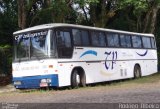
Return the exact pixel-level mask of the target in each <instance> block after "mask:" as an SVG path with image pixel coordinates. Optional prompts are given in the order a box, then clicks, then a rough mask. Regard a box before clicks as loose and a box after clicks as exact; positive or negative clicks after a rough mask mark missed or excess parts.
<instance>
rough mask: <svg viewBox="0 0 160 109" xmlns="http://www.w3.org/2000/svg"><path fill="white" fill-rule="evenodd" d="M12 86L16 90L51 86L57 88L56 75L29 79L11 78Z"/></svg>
mask: <svg viewBox="0 0 160 109" xmlns="http://www.w3.org/2000/svg"><path fill="white" fill-rule="evenodd" d="M13 84H14V86H15V87H16V88H17V89H35V88H41V87H53V86H55V87H58V86H59V82H58V74H52V75H39V76H29V77H13Z"/></svg>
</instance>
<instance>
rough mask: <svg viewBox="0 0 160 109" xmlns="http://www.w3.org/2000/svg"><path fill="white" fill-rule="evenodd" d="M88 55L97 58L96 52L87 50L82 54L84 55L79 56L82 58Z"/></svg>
mask: <svg viewBox="0 0 160 109" xmlns="http://www.w3.org/2000/svg"><path fill="white" fill-rule="evenodd" d="M88 54H91V55H95V56H97V52H96V51H93V50H88V51H86V52H84V53H83V54H82V55H81V56H80V58H81V57H83V56H85V55H88Z"/></svg>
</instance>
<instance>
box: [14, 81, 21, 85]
mask: <svg viewBox="0 0 160 109" xmlns="http://www.w3.org/2000/svg"><path fill="white" fill-rule="evenodd" d="M13 84H14V85H21V84H22V83H21V81H14V83H13Z"/></svg>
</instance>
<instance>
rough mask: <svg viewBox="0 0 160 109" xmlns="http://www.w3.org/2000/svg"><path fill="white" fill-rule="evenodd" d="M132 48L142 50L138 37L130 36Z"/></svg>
mask: <svg viewBox="0 0 160 109" xmlns="http://www.w3.org/2000/svg"><path fill="white" fill-rule="evenodd" d="M132 43H133V48H142V41H141V38H140V36H132Z"/></svg>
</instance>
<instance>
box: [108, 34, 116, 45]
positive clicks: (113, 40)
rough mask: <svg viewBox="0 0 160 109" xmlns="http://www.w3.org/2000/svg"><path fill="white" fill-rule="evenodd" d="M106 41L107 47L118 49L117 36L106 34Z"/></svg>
mask: <svg viewBox="0 0 160 109" xmlns="http://www.w3.org/2000/svg"><path fill="white" fill-rule="evenodd" d="M107 41H108V46H109V47H119V37H118V34H115V33H108V34H107Z"/></svg>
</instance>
